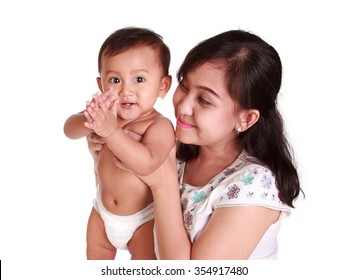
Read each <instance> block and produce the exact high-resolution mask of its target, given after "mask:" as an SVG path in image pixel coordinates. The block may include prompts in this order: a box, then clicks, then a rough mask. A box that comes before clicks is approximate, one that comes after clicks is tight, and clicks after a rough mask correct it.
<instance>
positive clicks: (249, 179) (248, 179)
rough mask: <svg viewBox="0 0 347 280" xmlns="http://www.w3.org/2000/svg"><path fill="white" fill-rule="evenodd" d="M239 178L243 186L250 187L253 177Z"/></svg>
mask: <svg viewBox="0 0 347 280" xmlns="http://www.w3.org/2000/svg"><path fill="white" fill-rule="evenodd" d="M241 178H242V179H241V182H242V183H244V184H245V185H252V182H253V178H254V176H252V175H251V174H247V175H242V176H241Z"/></svg>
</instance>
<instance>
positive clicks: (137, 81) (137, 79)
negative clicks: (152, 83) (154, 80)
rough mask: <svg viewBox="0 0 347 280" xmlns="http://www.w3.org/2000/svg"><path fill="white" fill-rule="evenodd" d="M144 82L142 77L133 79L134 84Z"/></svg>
mask: <svg viewBox="0 0 347 280" xmlns="http://www.w3.org/2000/svg"><path fill="white" fill-rule="evenodd" d="M144 81H145V78H143V77H136V78H135V82H136V83H143V82H144Z"/></svg>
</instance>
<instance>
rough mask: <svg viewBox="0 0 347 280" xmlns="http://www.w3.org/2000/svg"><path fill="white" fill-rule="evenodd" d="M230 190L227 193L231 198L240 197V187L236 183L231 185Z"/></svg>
mask: <svg viewBox="0 0 347 280" xmlns="http://www.w3.org/2000/svg"><path fill="white" fill-rule="evenodd" d="M228 190H229V192H228V193H227V195H228V197H229V199H232V198H237V197H238V195H239V192H240V188H239V187H238V186H237V185H236V184H234V185H233V186H232V187H229V188H228Z"/></svg>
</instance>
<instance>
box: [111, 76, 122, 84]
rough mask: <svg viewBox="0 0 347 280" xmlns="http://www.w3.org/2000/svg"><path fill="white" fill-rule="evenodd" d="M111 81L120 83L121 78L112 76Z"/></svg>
mask: <svg viewBox="0 0 347 280" xmlns="http://www.w3.org/2000/svg"><path fill="white" fill-rule="evenodd" d="M110 81H111V83H113V84H118V83H120V80H119V79H118V78H117V77H113V78H111V79H110Z"/></svg>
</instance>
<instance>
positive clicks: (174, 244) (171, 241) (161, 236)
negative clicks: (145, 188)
mask: <svg viewBox="0 0 347 280" xmlns="http://www.w3.org/2000/svg"><path fill="white" fill-rule="evenodd" d="M167 184H170V182H167ZM152 193H153V200H154V216H155V229H156V237H157V242H158V250H159V256H160V259H163V260H169V259H171V260H179V259H190V252H191V244H190V241H189V238H188V236H187V233H186V230H185V227H184V224H183V217H182V209H181V202H180V198H179V189H178V184H177V181H176V182H173V184H171V187H167V186H165V187H163V188H161V187H158V188H157V189H153V190H152Z"/></svg>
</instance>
